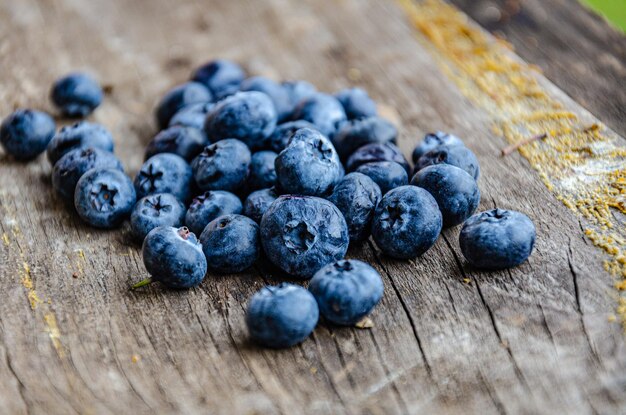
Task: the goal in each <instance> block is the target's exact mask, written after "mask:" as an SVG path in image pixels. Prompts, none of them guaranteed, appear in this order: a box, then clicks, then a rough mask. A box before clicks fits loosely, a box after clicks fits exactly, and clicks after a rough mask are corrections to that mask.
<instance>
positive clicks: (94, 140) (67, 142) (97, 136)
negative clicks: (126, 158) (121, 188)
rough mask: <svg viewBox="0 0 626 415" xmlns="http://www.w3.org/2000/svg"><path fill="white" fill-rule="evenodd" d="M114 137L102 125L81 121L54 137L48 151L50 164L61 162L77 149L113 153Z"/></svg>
mask: <svg viewBox="0 0 626 415" xmlns="http://www.w3.org/2000/svg"><path fill="white" fill-rule="evenodd" d="M113 146H114V145H113V137H112V136H111V133H110V132H109V131H107V129H106V128H104V127H103V126H102V125H100V124H95V123H90V122H87V121H80V122H77V123H75V124H72V125H67V126H65V127H63V128H61V129H60V130H59V131H58V132H57V133H56V134H55V135H54V137H52V140H50V142H49V143H48V148H47V150H46V152H47V155H48V160H50V164H52V165H53V166H54V164H55V163H56V162H57V161H59V159H60V158H61V157H62V156H63V154H65V153H67V152H69V151H70V150H74V149H75V148H82V147H94V148H99V149H101V150H104V151H110V152H113Z"/></svg>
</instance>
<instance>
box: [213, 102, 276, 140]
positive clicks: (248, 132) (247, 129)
mask: <svg viewBox="0 0 626 415" xmlns="http://www.w3.org/2000/svg"><path fill="white" fill-rule="evenodd" d="M276 120H277V116H276V109H275V108H274V104H273V103H272V100H271V99H270V97H268V96H267V94H264V93H262V92H258V91H249V92H237V93H236V94H235V95H231V96H229V97H227V98H224V99H223V100H222V101H219V102H218V103H217V104H216V105H215V107H214V108H213V109H212V110H211V111H210V112H209V113H208V115H207V117H206V121H205V123H204V131H205V132H206V134H207V136H208V137H209V139H210V140H211V141H212V142H217V141H220V140H224V139H227V138H236V139H239V140H241V141H243V142H244V143H246V144H247V145H248V146H249V147H250V148H251V149H254V150H256V149H259V148H262V147H263V144H264V143H265V141H266V140H267V138H268V137H269V136H270V135H271V134H272V133H273V132H274V128H276Z"/></svg>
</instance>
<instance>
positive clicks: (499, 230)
mask: <svg viewBox="0 0 626 415" xmlns="http://www.w3.org/2000/svg"><path fill="white" fill-rule="evenodd" d="M459 243H460V245H461V251H462V252H463V256H465V259H467V261H468V262H469V263H470V264H471V265H472V266H474V267H476V268H483V269H504V268H511V267H515V266H517V265H519V264H521V263H522V262H524V261H526V259H527V258H528V257H529V256H530V253H531V252H532V250H533V246H534V244H535V225H534V224H533V222H532V221H531V220H530V219H529V218H528V216H526V215H524V214H523V213H520V212H515V211H512V210H504V209H493V210H488V211H485V212H480V213H477V214H475V215H474V216H472V217H470V218H469V219H468V220H467V221H466V222H465V224H464V225H463V228H462V229H461V234H460V235H459Z"/></svg>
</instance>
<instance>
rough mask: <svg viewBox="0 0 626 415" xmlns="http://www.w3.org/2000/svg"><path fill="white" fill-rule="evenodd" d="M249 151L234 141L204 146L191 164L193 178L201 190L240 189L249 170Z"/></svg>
mask: <svg viewBox="0 0 626 415" xmlns="http://www.w3.org/2000/svg"><path fill="white" fill-rule="evenodd" d="M250 160H251V155H250V150H248V147H246V145H245V144H244V143H242V142H241V141H239V140H235V139H232V138H231V139H226V140H221V141H218V142H217V143H215V144H211V145H210V146H206V147H205V148H204V150H202V152H201V153H200V154H198V156H197V157H196V158H195V159H193V161H192V162H191V168H192V169H193V177H194V179H195V181H196V184H197V185H198V187H199V188H200V189H202V190H228V191H234V190H238V189H240V188H241V187H242V186H243V185H244V183H245V181H246V179H247V178H248V172H249V170H250Z"/></svg>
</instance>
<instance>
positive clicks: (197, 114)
mask: <svg viewBox="0 0 626 415" xmlns="http://www.w3.org/2000/svg"><path fill="white" fill-rule="evenodd" d="M214 106H215V104H214V103H212V102H201V103H198V104H190V105H187V106H185V107H183V108H181V109H180V110H178V112H176V114H174V115H173V116H172V118H170V122H169V124H168V127H172V126H174V125H182V126H183V127H193V128H197V129H198V130H200V131H202V132H203V133H204V120H205V119H206V115H207V114H208V113H209V111H211V110H212V109H213V107H214Z"/></svg>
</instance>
